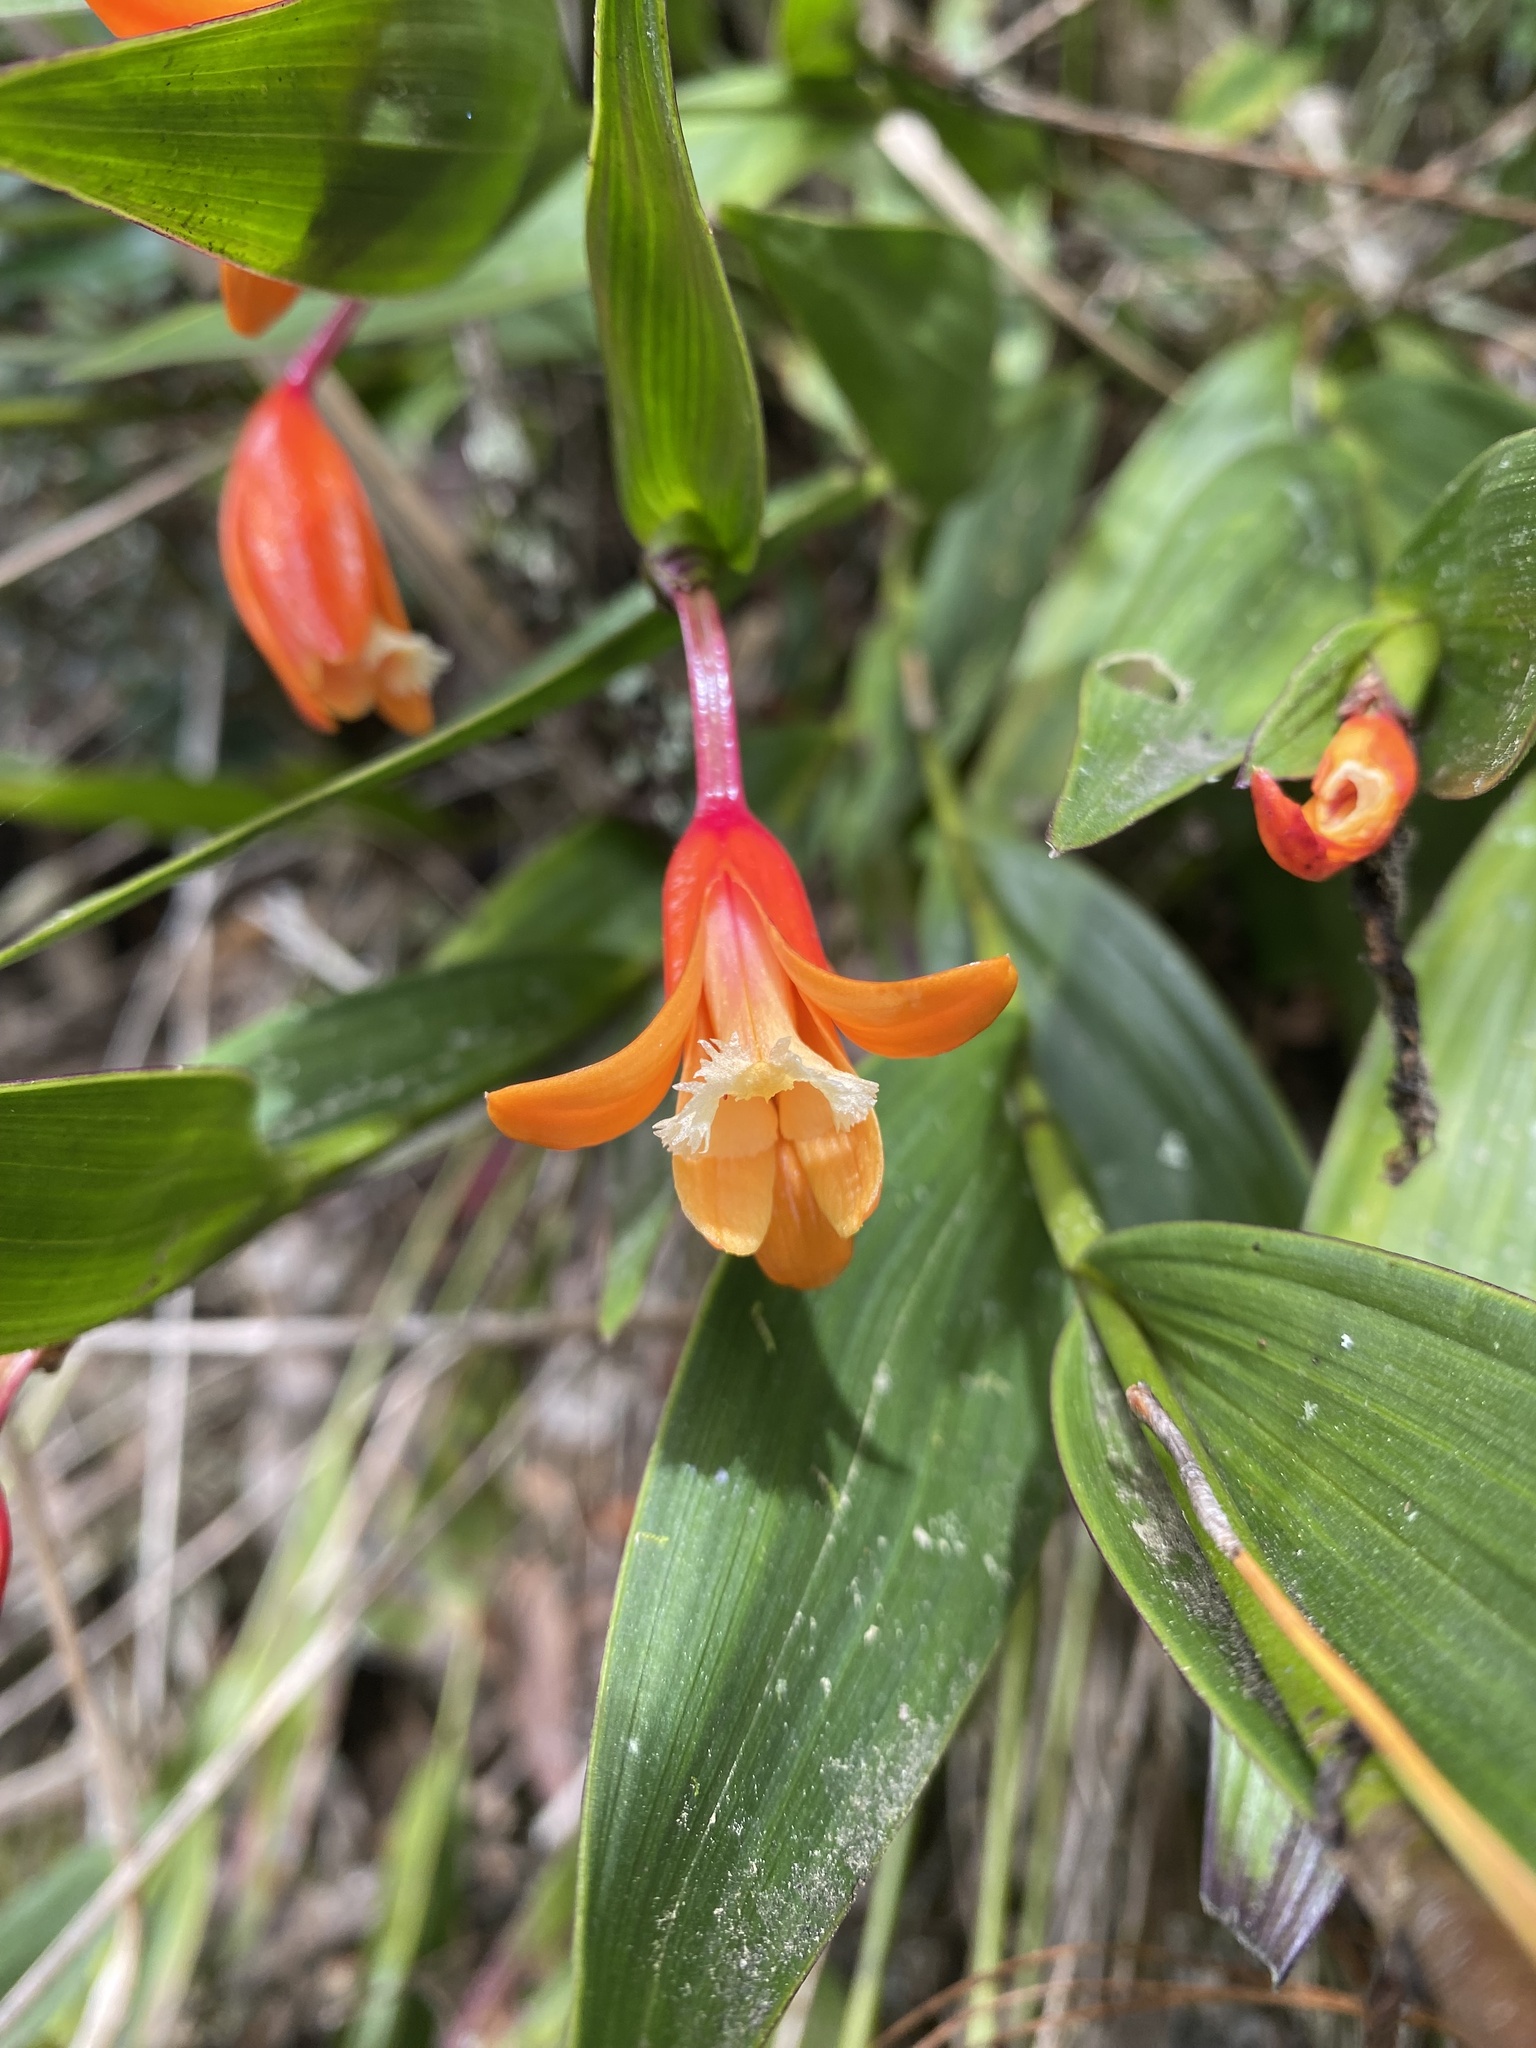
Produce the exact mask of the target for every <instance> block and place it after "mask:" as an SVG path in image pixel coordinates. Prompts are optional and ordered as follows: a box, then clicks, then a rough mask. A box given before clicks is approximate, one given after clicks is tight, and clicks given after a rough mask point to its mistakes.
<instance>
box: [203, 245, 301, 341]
mask: <svg viewBox="0 0 1536 2048" xmlns="http://www.w3.org/2000/svg"><path fill="white" fill-rule="evenodd" d="M219 296H220V298H222V299H223V301H224V317H225V319H226V320H228V322H229V324H230V326H231V327H232V328H233V329H234V330H235V332H236V334H243V335H244V336H245V337H246V339H247V340H251V339H253V338H254V337H255V336H256V335H258V334H265V333H266V331H267V329H268V328H269V327H270V326H271V325H272V324H273V322H274V321H276V320H280V319H281V318H282V317H283V315H284V314H285V313H286V312H287V310H288V308H289V307H290V306H291V305H292V304H293V302H294V300H295V299H296V298H297V297H298V296H299V287H298V286H297V285H296V284H284V283H283V281H282V279H281V278H276V277H263V276H262V275H261V274H260V272H259V271H255V270H245V269H243V268H242V267H241V266H240V264H238V263H221V264H220V265H219Z"/></svg>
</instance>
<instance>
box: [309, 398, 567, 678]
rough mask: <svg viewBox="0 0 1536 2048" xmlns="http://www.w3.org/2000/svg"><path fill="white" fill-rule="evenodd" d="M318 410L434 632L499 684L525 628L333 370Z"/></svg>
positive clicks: (522, 645) (521, 651)
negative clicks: (370, 504)
mask: <svg viewBox="0 0 1536 2048" xmlns="http://www.w3.org/2000/svg"><path fill="white" fill-rule="evenodd" d="M315 403H316V405H317V406H318V407H319V409H320V411H321V412H322V413H323V414H324V416H325V419H326V422H327V424H328V425H329V426H330V428H331V430H332V432H333V433H334V434H335V435H336V438H337V439H338V440H339V441H340V442H341V444H342V446H343V447H344V448H345V449H346V451H347V453H348V454H349V455H350V456H351V458H352V460H353V462H354V463H355V464H356V465H357V471H358V474H359V476H361V478H362V480H363V482H364V484H365V485H366V486H367V489H368V495H369V497H370V499H371V500H372V502H373V507H374V510H375V511H376V512H377V514H378V516H379V524H380V525H381V526H382V527H383V528H384V531H385V534H386V535H387V536H388V538H389V541H390V543H391V545H392V547H393V548H394V550H395V553H396V554H397V556H398V557H399V559H400V562H401V565H402V566H403V567H404V569H405V571H406V573H407V575H408V576H409V577H410V579H411V582H412V584H413V585H414V586H415V590H416V594H417V596H418V597H419V598H420V599H421V602H422V605H423V607H424V608H425V609H426V611H427V612H428V614H429V615H430V617H431V619H432V621H433V623H434V624H435V625H436V627H437V629H438V631H439V632H440V633H442V634H443V635H444V636H445V637H446V638H447V639H448V640H449V641H450V642H451V643H452V645H453V647H454V648H455V649H456V651H457V652H458V653H459V654H460V655H461V656H462V658H463V659H464V660H465V661H466V662H468V664H469V666H470V667H471V668H472V669H474V670H475V671H476V673H477V675H478V676H479V677H480V679H481V680H482V681H485V682H500V680H501V679H502V677H503V676H504V675H505V674H506V673H507V670H508V669H509V668H510V667H511V666H512V665H513V664H514V663H516V662H518V661H522V660H524V659H525V658H526V656H527V653H528V638H527V635H526V634H525V633H524V632H523V629H522V627H521V626H520V625H519V624H518V622H517V620H516V619H514V618H513V616H512V614H511V613H510V612H509V611H508V610H507V608H506V607H505V605H503V604H502V603H501V602H500V600H499V599H498V598H497V597H496V596H495V595H494V593H493V592H492V591H491V589H490V588H489V586H488V585H487V584H486V582H485V579H484V578H483V577H482V576H481V574H480V572H479V570H478V569H476V568H475V567H474V565H473V564H472V563H471V562H470V561H468V560H467V559H466V557H465V554H464V550H463V548H462V547H461V546H460V544H459V537H458V535H457V534H456V533H455V532H454V531H453V529H452V527H451V526H449V525H448V523H447V521H446V520H445V519H444V518H443V517H442V515H441V513H439V512H438V510H437V508H436V506H435V505H433V504H432V502H431V500H430V499H429V498H428V497H427V496H426V494H425V492H423V491H422V490H421V488H420V487H419V485H418V484H417V483H416V482H415V480H414V479H413V478H412V477H410V476H409V475H408V474H407V473H406V471H405V470H404V468H403V467H402V466H401V464H400V462H399V461H398V460H397V459H396V456H395V453H394V451H393V449H392V448H391V447H390V445H389V443H388V442H387V441H386V440H385V439H384V436H383V435H382V434H381V433H380V432H379V430H378V428H377V427H376V426H375V425H374V423H373V421H372V419H371V418H370V417H369V415H368V411H367V409H366V407H365V406H364V405H363V404H362V402H361V400H360V399H358V398H357V396H356V395H355V393H354V392H353V390H352V388H351V386H350V385H349V384H347V383H346V382H345V381H344V380H343V379H342V378H341V377H340V376H338V375H337V373H336V372H335V371H334V370H330V371H328V372H327V373H326V375H325V376H323V377H322V378H321V379H320V381H319V383H318V384H317V385H316V386H315Z"/></svg>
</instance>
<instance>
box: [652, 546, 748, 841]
mask: <svg viewBox="0 0 1536 2048" xmlns="http://www.w3.org/2000/svg"><path fill="white" fill-rule="evenodd" d="M658 581H660V582H661V584H662V588H663V589H664V590H665V591H666V593H667V596H668V597H670V598H671V600H672V602H673V604H674V605H675V606H676V607H677V622H678V624H679V625H680V626H681V627H682V629H683V654H684V657H685V658H686V660H687V663H688V692H689V696H690V698H691V700H692V704H693V767H694V780H695V784H696V795H695V798H694V813H695V815H696V816H697V815H700V814H702V813H703V812H705V811H720V810H736V809H739V808H741V807H742V805H743V804H744V801H745V799H744V797H743V794H742V786H741V744H740V742H739V740H738V739H737V736H736V699H735V697H734V696H733V695H732V692H731V650H730V647H729V645H728V644H727V642H726V637H725V628H724V626H723V625H722V624H721V623H720V607H719V605H718V604H716V602H715V593H714V592H713V591H712V590H711V589H710V588H709V586H708V584H706V583H698V584H691V583H690V582H689V581H688V580H687V579H686V578H684V577H677V578H673V577H669V576H665V575H659V576H658Z"/></svg>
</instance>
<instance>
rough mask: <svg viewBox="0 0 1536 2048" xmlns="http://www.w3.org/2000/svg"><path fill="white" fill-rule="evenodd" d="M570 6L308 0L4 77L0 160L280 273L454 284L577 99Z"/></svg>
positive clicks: (315, 278)
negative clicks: (565, 20) (567, 104)
mask: <svg viewBox="0 0 1536 2048" xmlns="http://www.w3.org/2000/svg"><path fill="white" fill-rule="evenodd" d="M564 90H565V83H564V73H563V68H562V58H561V53H560V40H559V27H558V22H557V19H556V14H555V9H554V6H553V4H552V0H519V4H518V5H516V6H503V5H501V4H499V0H293V4H292V5H290V6H285V7H276V8H271V9H266V10H263V11H262V12H260V13H257V14H252V15H248V16H244V17H241V18H238V19H234V20H229V21H223V22H216V23H214V24H212V25H210V26H208V27H205V28H196V29H186V30H178V31H176V32H175V33H174V34H171V35H163V36H152V37H141V38H136V39H134V40H132V41H129V42H120V43H113V44H109V45H107V46H105V47H103V48H99V49H92V50H85V51H80V52H77V53H75V54H73V55H70V56H65V57H57V58H50V59H48V60H47V61H46V62H43V63H38V64H24V65H18V66H16V67H14V68H13V69H11V70H9V71H7V72H5V73H4V75H3V76H0V165H3V166H4V168H6V169H7V170H11V171H15V172H19V173H20V174H21V175H23V176H24V177H28V178H34V179H36V180H37V181H38V182H39V183H42V184H45V185H54V186H57V187H59V188H60V189H61V190H63V191H66V192H71V193H74V194H75V195H76V196H77V197H79V198H81V199H88V200H91V201H92V202H93V203H94V204H96V205H98V206H105V207H108V208H110V209H111V210H112V211H113V212H114V213H121V214H125V215H127V216H128V218H129V219H131V220H137V221H140V222H142V223H143V224H144V225H145V226H148V227H154V228H159V229H160V230H162V232H164V233H166V234H169V235H174V236H175V237H176V238H177V239H178V240H180V241H184V242H190V243H192V244H193V245H194V246H195V247H197V248H201V249H208V250H211V251H212V252H213V253H214V254H215V255H218V256H228V257H231V258H233V259H234V260H235V261H237V262H240V263H244V264H248V265H249V266H250V267H251V268H252V269H253V270H259V271H262V272H264V273H266V274H268V275H271V276H282V277H291V278H295V279H298V280H301V281H302V282H304V283H307V284H318V285H326V286H331V287H333V288H335V289H338V290H347V291H355V292H365V293H375V292H402V291H413V290H417V289H419V288H421V287H422V286H425V285H431V284H436V283H438V282H440V281H441V280H442V279H443V278H446V277H451V276H452V275H453V273H454V271H456V270H458V269H460V268H461V267H462V266H463V265H464V263H466V262H467V261H468V259H469V258H470V257H471V256H473V255H474V254H475V253H476V251H477V250H478V249H480V247H481V246H482V245H483V244H484V243H485V242H486V241H487V240H488V238H489V237H490V235H491V234H492V233H493V232H494V230H495V229H496V228H497V227H498V226H499V224H500V222H501V220H502V218H503V216H504V215H505V213H506V211H507V208H508V207H509V206H510V205H511V203H512V200H513V198H514V197H515V195H516V192H517V189H518V186H519V184H520V183H521V182H522V178H523V174H524V172H525V170H526V169H527V166H528V163H529V160H530V158H531V156H532V153H533V150H534V147H535V145H536V143H537V141H538V139H539V132H540V128H541V125H542V123H543V121H544V119H545V114H546V109H547V106H548V104H549V102H550V101H551V100H552V99H553V98H554V97H555V96H556V95H558V94H560V93H562V92H564Z"/></svg>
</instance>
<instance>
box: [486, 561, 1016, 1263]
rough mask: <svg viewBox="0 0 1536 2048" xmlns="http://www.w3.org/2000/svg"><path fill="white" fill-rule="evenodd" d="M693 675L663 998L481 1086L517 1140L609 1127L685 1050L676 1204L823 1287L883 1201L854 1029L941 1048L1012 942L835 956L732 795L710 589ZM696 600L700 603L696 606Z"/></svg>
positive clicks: (783, 863) (665, 928)
mask: <svg viewBox="0 0 1536 2048" xmlns="http://www.w3.org/2000/svg"><path fill="white" fill-rule="evenodd" d="M678 608H679V611H680V612H681V613H682V615H683V623H684V628H685V638H686V639H687V640H688V642H689V646H688V652H689V655H690V664H689V666H690V674H691V677H692V680H693V685H694V691H693V695H694V715H695V739H696V749H697V757H698V763H699V778H698V781H699V803H698V808H697V810H696V812H695V814H694V819H693V822H692V824H691V825H690V826H689V828H688V830H687V832H686V833H685V834H684V835H683V838H682V839H681V840H680V841H679V843H678V845H677V847H676V849H675V851H674V852H673V855H672V859H671V861H670V862H669V864H668V867H667V876H666V882H665V886H664V888H663V892H662V944H663V955H664V968H665V987H666V1001H665V1002H664V1003H663V1005H662V1007H661V1009H660V1010H659V1011H658V1012H657V1014H656V1016H655V1017H654V1018H653V1019H652V1021H651V1022H650V1023H649V1024H648V1025H647V1026H646V1028H645V1029H644V1030H643V1031H642V1032H641V1033H640V1035H639V1037H638V1038H636V1039H634V1040H632V1042H631V1043H630V1044H629V1045H627V1046H625V1047H624V1049H623V1050H622V1051H621V1052H617V1053H615V1054H614V1055H613V1056H612V1057H611V1058H609V1059H606V1060H600V1061H599V1062H598V1063H597V1064H596V1065H595V1066H591V1067H584V1068H581V1069H580V1070H579V1071H578V1072H576V1073H571V1074H560V1075H557V1076H556V1077H555V1078H553V1079H552V1080H547V1081H527V1082H523V1083H521V1084H519V1085H516V1086H513V1087H510V1088H500V1089H498V1090H497V1091H496V1092H495V1093H494V1094H492V1095H489V1096H488V1097H487V1098H486V1106H487V1108H488V1109H489V1110H490V1113H491V1117H492V1120H493V1121H494V1123H495V1124H496V1126H497V1128H498V1129H499V1130H501V1131H503V1132H505V1133H506V1135H507V1136H508V1137H509V1138H521V1139H524V1140H526V1141H527V1142H528V1143H530V1144H534V1145H546V1146H550V1147H552V1148H554V1149H556V1150H570V1149H572V1148H574V1147H577V1146H581V1145H598V1144H602V1143H603V1142H604V1141H605V1140H607V1139H609V1138H616V1137H618V1136H619V1135H620V1134H621V1133H622V1132H624V1131H628V1130H631V1129H633V1128H634V1126H635V1125H636V1124H638V1123H640V1122H641V1121H642V1120H643V1119H644V1118H646V1117H647V1116H649V1115H651V1114H652V1113H653V1112H654V1111H655V1110H656V1109H657V1108H658V1107H659V1106H660V1104H661V1102H662V1099H663V1097H664V1096H665V1095H666V1093H667V1090H668V1088H669V1087H670V1086H671V1085H672V1082H673V1079H674V1077H675V1076H676V1074H677V1070H678V1062H679V1061H680V1060H681V1062H682V1069H683V1079H682V1080H681V1081H680V1082H679V1084H678V1090H677V1108H676V1113H675V1114H674V1115H672V1116H669V1117H666V1118H664V1119H663V1120H662V1121H661V1122H660V1123H658V1124H657V1125H656V1134H657V1136H658V1137H659V1138H660V1139H661V1141H662V1143H663V1144H664V1145H665V1146H666V1148H667V1150H668V1151H669V1152H670V1153H671V1154H672V1177H673V1181H674V1183H675V1185H676V1187H677V1193H678V1199H679V1200H680V1201H681V1203H682V1206H683V1211H684V1213H685V1215H686V1216H687V1217H688V1220H689V1221H690V1222H691V1223H692V1224H693V1225H694V1227H695V1229H697V1230H698V1231H700V1232H701V1233H702V1234H703V1235H704V1236H705V1237H706V1238H707V1239H708V1240H709V1242H710V1243H711V1244H712V1245H714V1246H715V1247H716V1248H717V1249H718V1250H720V1251H723V1252H734V1253H737V1254H738V1255H746V1254H749V1253H750V1254H755V1256H756V1258H757V1262H758V1264H759V1265H760V1266H761V1267H762V1269H763V1271H764V1272H765V1273H766V1274H767V1275H768V1277H769V1279H770V1280H776V1281H779V1282H780V1283H781V1284H782V1285H784V1286H786V1287H803V1288H810V1287H824V1286H825V1285H826V1284H827V1282H828V1281H829V1280H834V1279H835V1278H836V1277H837V1275H838V1274H839V1273H840V1272H841V1271H842V1270H843V1268H844V1266H846V1265H847V1263H848V1261H849V1259H850V1258H851V1257H852V1255H853V1244H852V1239H853V1236H854V1234H855V1232H856V1231H857V1230H858V1229H859V1227H860V1225H861V1224H862V1223H864V1222H865V1221H866V1220H867V1218H868V1217H869V1215H870V1214H871V1212H872V1211H873V1209H874V1207H875V1204H876V1203H877V1202H878V1201H879V1199H880V1184H881V1178H882V1175H883V1171H884V1154H883V1151H882V1148H881V1143H880V1126H879V1124H878V1122H877V1121H876V1118H875V1097H876V1094H877V1092H878V1090H877V1085H876V1083H875V1082H873V1081H870V1080H866V1079H865V1078H864V1077H863V1076H861V1075H859V1074H856V1073H855V1072H854V1070H853V1065H852V1062H851V1061H850V1060H849V1058H848V1055H847V1053H846V1052H845V1051H844V1049H843V1044H842V1040H841V1038H840V1037H839V1033H840V1032H846V1033H847V1034H848V1036H849V1038H851V1039H852V1040H854V1042H855V1043H856V1044H858V1045H861V1046H863V1047H864V1048H865V1049H866V1050H867V1051H869V1052H873V1053H883V1054H885V1055H887V1056H888V1057H891V1058H895V1059H917V1058H923V1057H926V1056H927V1055H929V1054H932V1053H940V1052H948V1051H950V1050H951V1049H952V1048H954V1047H955V1046H958V1045H963V1044H964V1043H965V1042H966V1040H967V1039H969V1038H973V1037H975V1035H976V1033H977V1032H978V1031H982V1030H984V1029H985V1028H986V1026H987V1025H988V1024H990V1023H991V1022H992V1021H993V1019H994V1018H995V1017H996V1016H997V1015H998V1014H999V1013H1000V1012H1001V1011H1002V1009H1003V1008H1004V1007H1005V1005H1006V1004H1007V1002H1008V999H1009V997H1010V996H1011V995H1012V994H1013V990H1014V987H1015V985H1016V983H1017V980H1018V977H1017V975H1016V974H1015V972H1014V968H1013V963H1012V962H1011V961H1010V960H1008V959H1007V958H1005V957H1004V958H998V959H995V960H984V961H980V962H977V963H975V964H973V965H971V966H969V967H956V968H952V969H950V970H949V971H948V972H947V973H943V974H929V975H924V976H922V977H920V978H919V979H917V980H914V981H854V980H850V979H849V978H848V977H847V976H845V975H841V974H834V973H833V972H832V970H831V968H830V967H829V966H828V964H827V958H826V954H825V953H824V952H823V951H822V945H821V940H820V938H819V936H818V934H817V931H816V921H815V918H814V916H813V915H812V912H811V906H810V902H809V900H808V898H807V896H806V893H805V885H804V883H803V882H802V881H801V879H800V876H799V873H798V872H797V870H796V868H795V864H794V862H793V861H792V860H791V859H790V856H789V854H788V853H787V852H786V851H785V849H784V848H783V846H781V845H780V843H779V841H778V840H777V839H775V838H774V836H773V834H772V833H771V832H769V831H768V830H767V828H766V827H765V826H763V825H761V824H759V822H758V821H757V819H756V818H754V817H753V815H752V813H751V812H750V811H749V810H748V808H747V806H746V803H745V801H744V799H743V797H742V794H741V786H740V764H739V760H738V758H737V754H736V736H735V722H734V715H733V714H732V712H731V707H730V682H729V672H728V670H727V669H726V668H725V657H724V639H723V635H719V636H718V640H717V643H716V644H715V645H713V646H710V645H707V644H705V643H707V642H708V641H709V640H710V619H711V618H713V622H714V629H715V633H716V634H717V635H718V615H716V614H715V613H714V605H713V600H712V599H711V598H710V597H709V593H708V592H707V591H692V592H686V593H684V594H683V595H682V596H681V597H680V598H679V600H678ZM690 613H692V617H690Z"/></svg>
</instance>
